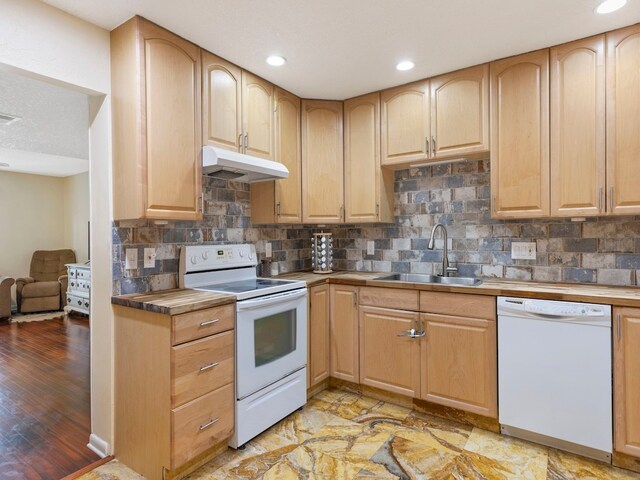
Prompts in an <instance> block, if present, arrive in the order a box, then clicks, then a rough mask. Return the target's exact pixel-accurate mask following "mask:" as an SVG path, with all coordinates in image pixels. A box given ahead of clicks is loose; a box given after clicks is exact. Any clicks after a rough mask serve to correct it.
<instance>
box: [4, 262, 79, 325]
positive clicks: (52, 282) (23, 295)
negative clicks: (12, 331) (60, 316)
mask: <svg viewBox="0 0 640 480" xmlns="http://www.w3.org/2000/svg"><path fill="white" fill-rule="evenodd" d="M75 261H76V254H75V253H74V252H73V250H36V251H35V252H34V253H33V257H31V266H30V268H29V276H28V277H26V278H18V279H17V280H16V301H17V302H18V312H20V313H30V312H44V311H51V310H61V309H62V308H63V307H64V306H65V305H66V298H67V296H66V293H67V267H66V266H65V265H66V264H67V263H75Z"/></svg>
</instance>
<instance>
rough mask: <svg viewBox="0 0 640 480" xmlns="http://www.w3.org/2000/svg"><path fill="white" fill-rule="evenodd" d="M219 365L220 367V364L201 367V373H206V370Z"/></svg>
mask: <svg viewBox="0 0 640 480" xmlns="http://www.w3.org/2000/svg"><path fill="white" fill-rule="evenodd" d="M218 365H220V362H216V363H210V364H209V365H205V366H204V367H201V368H200V371H201V372H204V371H205V370H209V369H210V368H213V367H217V366H218Z"/></svg>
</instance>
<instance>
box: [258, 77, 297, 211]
mask: <svg viewBox="0 0 640 480" xmlns="http://www.w3.org/2000/svg"><path fill="white" fill-rule="evenodd" d="M275 154H276V158H275V159H276V161H278V162H280V163H282V164H284V165H285V166H286V167H287V169H288V170H289V176H288V177H287V178H286V179H282V180H274V181H271V182H258V183H254V184H252V185H251V221H252V222H253V223H254V224H260V223H302V158H301V146H300V99H299V98H298V97H296V96H295V95H292V94H291V93H289V92H287V91H285V90H282V89H281V88H278V87H276V90H275Z"/></svg>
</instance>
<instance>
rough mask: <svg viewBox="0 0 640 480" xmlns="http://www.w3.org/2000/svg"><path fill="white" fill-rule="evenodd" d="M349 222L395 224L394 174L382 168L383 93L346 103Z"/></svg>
mask: <svg viewBox="0 0 640 480" xmlns="http://www.w3.org/2000/svg"><path fill="white" fill-rule="evenodd" d="M344 176H345V179H344V190H345V191H344V195H345V216H346V217H345V221H346V222H347V223H367V222H391V221H393V172H391V171H389V170H386V169H385V170H382V169H381V168H380V94H379V93H377V92H376V93H371V94H369V95H364V96H362V97H358V98H352V99H350V100H346V101H345V102H344Z"/></svg>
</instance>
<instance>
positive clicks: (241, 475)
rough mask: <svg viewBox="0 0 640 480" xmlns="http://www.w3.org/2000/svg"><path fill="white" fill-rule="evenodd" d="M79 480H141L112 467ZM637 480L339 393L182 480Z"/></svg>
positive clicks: (312, 404) (572, 458) (325, 394)
mask: <svg viewBox="0 0 640 480" xmlns="http://www.w3.org/2000/svg"><path fill="white" fill-rule="evenodd" d="M81 478H82V480H107V479H108V480H133V479H140V478H142V477H140V476H139V475H137V474H136V473H135V472H133V471H132V470H130V469H128V468H127V467H126V466H124V465H122V464H120V463H118V462H117V461H113V462H110V463H107V464H106V465H103V466H101V467H99V468H98V469H97V470H94V471H93V472H90V473H88V474H87V475H85V476H83V477H81ZM233 478H237V479H262V480H268V479H269V480H270V479H277V480H288V479H318V480H320V479H322V480H329V479H331V480H340V479H365V480H366V479H374V478H377V479H397V478H400V479H465V480H467V479H491V480H492V479H549V480H570V479H571V480H572V479H592V480H601V479H616V480H617V479H640V474H636V473H633V472H629V471H627V470H622V469H618V468H614V467H610V466H608V465H605V464H602V463H599V462H595V461H591V460H587V459H584V458H581V457H577V456H575V455H571V454H568V453H564V452H560V451H558V450H555V449H552V448H546V447H542V446H539V445H535V444H532V443H527V442H523V441H520V440H516V439H512V438H508V437H504V436H501V435H498V434H495V433H491V432H488V431H486V430H482V429H479V428H474V427H471V426H467V425H463V424H459V423H455V422H453V421H449V420H443V419H440V418H437V417H433V416H429V415H425V414H423V413H418V412H415V411H412V410H409V409H407V408H404V407H399V406H396V405H392V404H390V403H385V402H381V401H378V400H374V399H372V398H369V397H366V396H362V395H357V394H354V393H350V392H345V391H342V390H336V389H330V390H325V391H324V392H321V393H320V394H318V395H316V396H315V397H314V398H313V399H311V400H310V401H309V403H308V404H307V405H306V406H305V408H304V409H303V410H302V411H300V412H295V413H294V414H292V415H290V416H289V417H287V418H286V419H284V420H283V421H281V422H280V423H278V424H277V425H275V426H274V427H272V428H271V429H269V430H267V431H266V432H265V433H263V434H262V435H260V436H258V437H257V438H255V439H254V440H252V441H251V442H249V443H248V444H247V446H246V448H245V450H243V451H242V450H238V451H234V450H231V449H230V450H228V451H226V452H225V453H223V454H222V455H221V456H219V457H217V458H215V459H214V460H212V461H211V462H209V463H208V464H206V465H205V466H203V467H202V468H200V469H199V470H197V471H196V472H194V473H193V474H191V475H190V476H189V477H187V479H189V480H201V479H202V480H204V479H208V480H217V479H233Z"/></svg>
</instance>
